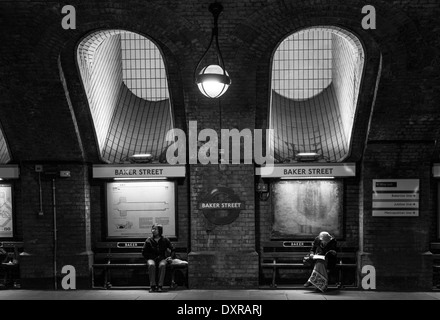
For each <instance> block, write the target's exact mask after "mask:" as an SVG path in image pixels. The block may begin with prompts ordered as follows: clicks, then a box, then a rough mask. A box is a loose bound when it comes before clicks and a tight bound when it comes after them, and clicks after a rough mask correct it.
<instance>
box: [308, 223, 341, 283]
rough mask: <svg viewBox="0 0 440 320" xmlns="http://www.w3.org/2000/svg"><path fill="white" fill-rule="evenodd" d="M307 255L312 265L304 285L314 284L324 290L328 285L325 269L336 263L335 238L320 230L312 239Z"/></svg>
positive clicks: (332, 266)
mask: <svg viewBox="0 0 440 320" xmlns="http://www.w3.org/2000/svg"><path fill="white" fill-rule="evenodd" d="M309 257H310V259H313V262H314V267H313V271H312V274H311V276H310V278H309V280H307V282H306V283H305V284H304V287H310V286H312V285H314V286H315V287H316V288H317V289H319V290H321V291H322V292H324V291H326V290H327V285H328V274H327V269H332V268H334V266H335V264H336V239H335V238H334V237H332V236H331V235H330V234H329V233H328V232H326V231H322V232H321V233H320V234H319V235H318V236H317V237H316V238H315V240H314V241H313V246H312V249H311V250H310V254H309Z"/></svg>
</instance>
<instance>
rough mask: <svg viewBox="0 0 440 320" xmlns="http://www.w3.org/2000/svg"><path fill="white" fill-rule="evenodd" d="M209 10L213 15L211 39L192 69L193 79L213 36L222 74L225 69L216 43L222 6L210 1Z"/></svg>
mask: <svg viewBox="0 0 440 320" xmlns="http://www.w3.org/2000/svg"><path fill="white" fill-rule="evenodd" d="M209 11H210V12H211V13H212V15H213V16H214V27H213V28H212V32H211V40H209V45H208V48H207V49H206V50H205V52H204V53H203V55H202V57H201V58H200V60H199V62H198V63H197V66H196V68H195V69H194V79H196V76H197V70H198V69H199V66H200V64H201V63H202V60H203V59H204V58H205V56H206V54H207V53H208V51H209V49H210V48H211V45H212V40H213V39H214V37H215V45H216V49H217V50H216V51H217V59H218V62H219V65H220V67H222V69H223V75H226V69H225V63H224V61H223V56H222V52H221V51H220V45H219V43H218V17H219V15H220V13H221V12H222V11H223V6H222V5H221V4H220V3H217V2H215V3H212V4H210V5H209Z"/></svg>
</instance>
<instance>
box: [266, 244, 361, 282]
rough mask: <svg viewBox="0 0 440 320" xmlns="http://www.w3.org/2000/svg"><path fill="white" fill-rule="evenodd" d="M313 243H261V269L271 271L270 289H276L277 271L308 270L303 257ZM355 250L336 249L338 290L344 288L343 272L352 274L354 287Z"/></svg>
mask: <svg viewBox="0 0 440 320" xmlns="http://www.w3.org/2000/svg"><path fill="white" fill-rule="evenodd" d="M312 245H313V241H267V242H263V243H262V248H263V250H262V253H261V268H263V269H271V270H272V282H271V284H270V286H271V287H274V288H276V287H277V283H276V277H277V271H278V269H282V268H284V269H310V270H311V267H310V266H305V265H304V264H303V258H304V256H306V255H308V254H309V253H310V249H311V248H312ZM356 251H357V249H355V248H348V247H340V246H339V245H338V247H337V251H336V252H337V263H336V266H335V270H337V271H338V283H337V286H338V287H339V288H341V287H344V286H345V285H344V284H343V273H344V272H345V270H352V271H353V272H354V283H353V284H352V285H353V286H356V275H355V271H356V268H357V263H356V260H357V259H356Z"/></svg>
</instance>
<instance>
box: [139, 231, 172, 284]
mask: <svg viewBox="0 0 440 320" xmlns="http://www.w3.org/2000/svg"><path fill="white" fill-rule="evenodd" d="M151 232H152V234H153V235H152V236H151V237H149V238H148V239H147V240H145V243H144V246H143V248H142V255H143V256H144V258H145V259H146V260H147V264H148V274H149V277H150V292H153V291H159V292H160V291H162V286H163V282H164V279H165V271H166V266H167V263H171V261H172V257H173V256H174V247H173V245H172V243H171V241H170V240H169V239H168V238H166V237H163V236H162V233H163V227H162V226H161V225H160V224H154V225H153V226H152V227H151ZM167 249H169V251H170V255H169V256H168V257H166V256H167ZM156 268H159V281H156Z"/></svg>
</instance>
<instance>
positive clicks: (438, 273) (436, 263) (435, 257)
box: [431, 242, 440, 289]
mask: <svg viewBox="0 0 440 320" xmlns="http://www.w3.org/2000/svg"><path fill="white" fill-rule="evenodd" d="M431 252H432V269H433V270H432V272H433V285H434V287H436V288H437V289H440V242H432V243H431Z"/></svg>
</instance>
